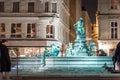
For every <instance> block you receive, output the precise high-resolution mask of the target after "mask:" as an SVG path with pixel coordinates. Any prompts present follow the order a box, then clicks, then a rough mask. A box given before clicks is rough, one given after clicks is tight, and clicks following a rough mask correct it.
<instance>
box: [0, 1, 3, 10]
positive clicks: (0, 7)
mask: <svg viewBox="0 0 120 80" xmlns="http://www.w3.org/2000/svg"><path fill="white" fill-rule="evenodd" d="M0 12H4V2H0Z"/></svg>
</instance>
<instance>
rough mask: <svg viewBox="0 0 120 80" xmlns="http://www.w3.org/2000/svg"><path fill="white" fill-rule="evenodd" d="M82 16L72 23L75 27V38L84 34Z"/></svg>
mask: <svg viewBox="0 0 120 80" xmlns="http://www.w3.org/2000/svg"><path fill="white" fill-rule="evenodd" d="M83 26H84V25H83V18H80V21H78V22H77V23H76V24H74V27H75V29H76V35H77V37H76V40H78V39H80V37H81V35H85V31H84V27H83Z"/></svg>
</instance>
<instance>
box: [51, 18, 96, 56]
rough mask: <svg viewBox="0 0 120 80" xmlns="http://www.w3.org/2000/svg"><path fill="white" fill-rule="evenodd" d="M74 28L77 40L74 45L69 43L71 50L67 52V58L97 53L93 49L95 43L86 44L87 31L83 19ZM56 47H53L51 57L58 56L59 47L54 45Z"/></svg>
mask: <svg viewBox="0 0 120 80" xmlns="http://www.w3.org/2000/svg"><path fill="white" fill-rule="evenodd" d="M74 28H75V30H76V36H77V37H76V39H75V41H74V44H73V43H69V48H68V49H67V50H66V54H67V55H66V56H67V57H70V56H72V57H73V56H74V57H76V56H92V55H93V54H94V53H95V50H94V49H93V47H94V46H96V44H95V43H93V42H91V43H90V44H89V46H88V45H87V44H86V35H85V29H84V23H83V18H80V20H79V21H78V22H77V23H76V24H74ZM52 45H54V46H51V51H50V54H51V56H58V52H60V51H58V48H57V45H55V44H52ZM59 50H60V49H59Z"/></svg>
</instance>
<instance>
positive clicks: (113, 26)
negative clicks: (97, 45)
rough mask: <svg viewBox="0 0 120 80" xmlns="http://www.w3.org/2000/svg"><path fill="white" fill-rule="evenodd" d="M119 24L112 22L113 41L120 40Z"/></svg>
mask: <svg viewBox="0 0 120 80" xmlns="http://www.w3.org/2000/svg"><path fill="white" fill-rule="evenodd" d="M117 33H118V23H117V22H111V39H117V38H118V34H117Z"/></svg>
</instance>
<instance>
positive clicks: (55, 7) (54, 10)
mask: <svg viewBox="0 0 120 80" xmlns="http://www.w3.org/2000/svg"><path fill="white" fill-rule="evenodd" d="M52 12H53V13H56V12H57V3H52Z"/></svg>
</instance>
